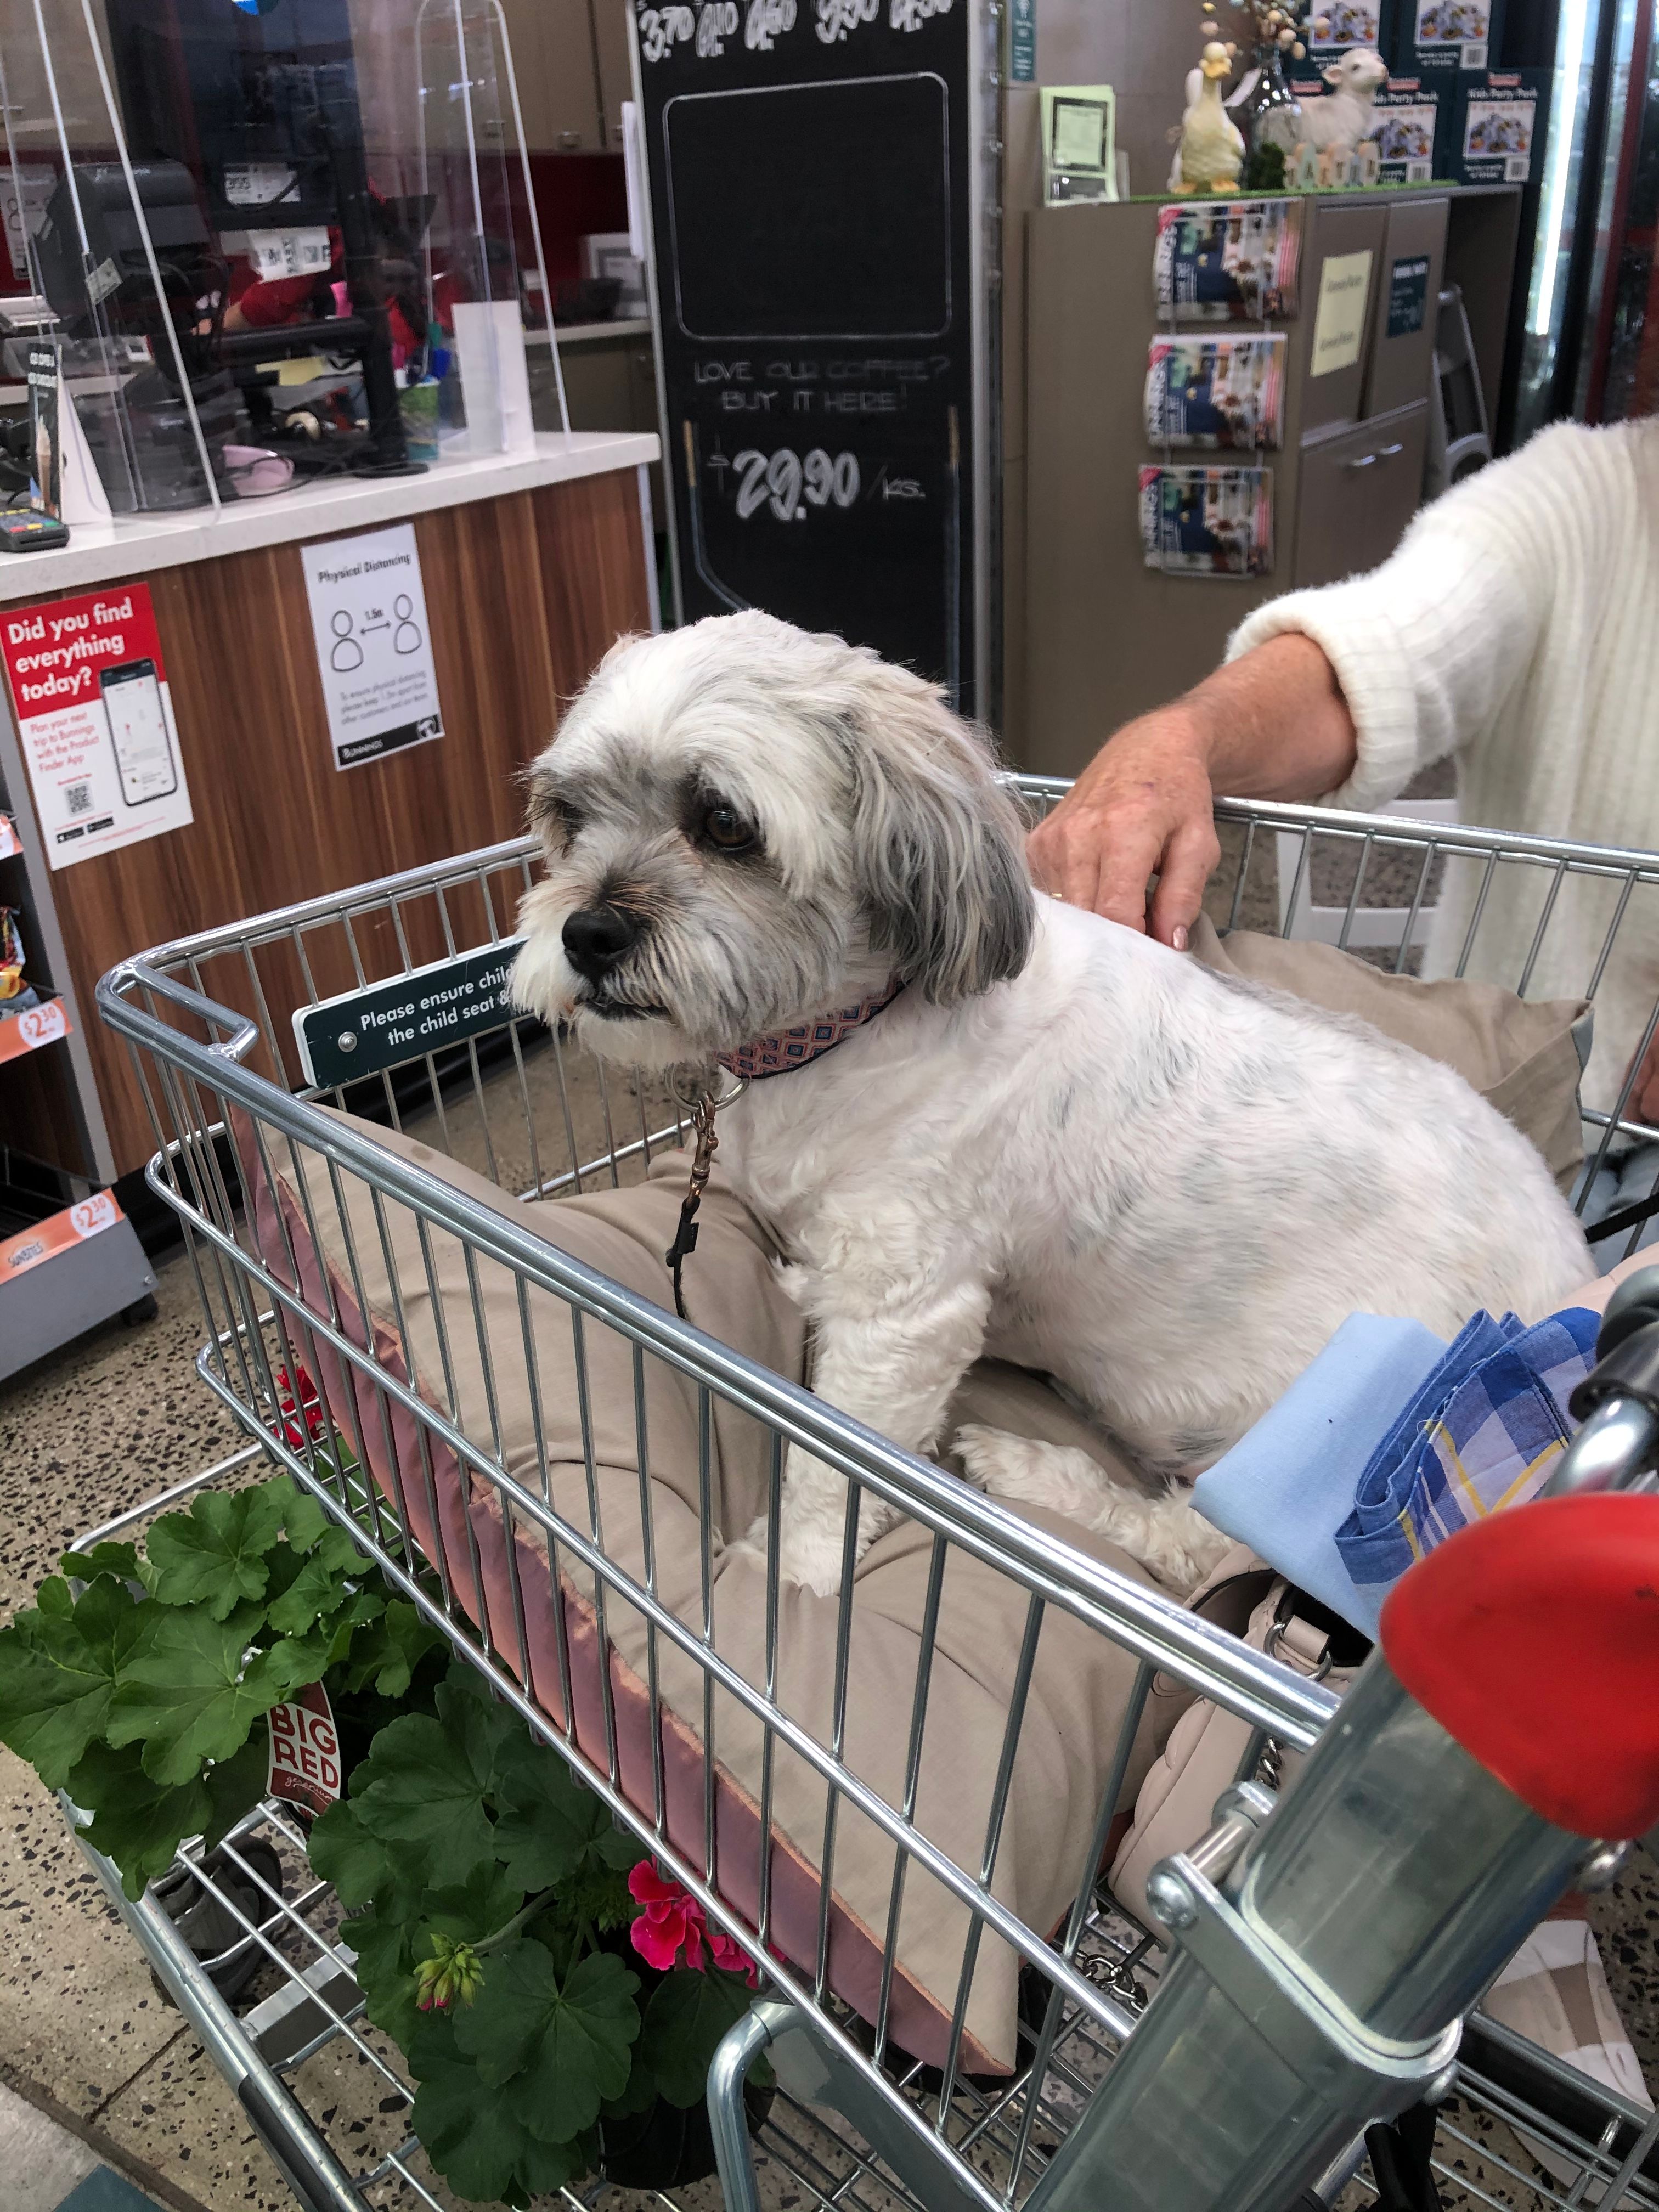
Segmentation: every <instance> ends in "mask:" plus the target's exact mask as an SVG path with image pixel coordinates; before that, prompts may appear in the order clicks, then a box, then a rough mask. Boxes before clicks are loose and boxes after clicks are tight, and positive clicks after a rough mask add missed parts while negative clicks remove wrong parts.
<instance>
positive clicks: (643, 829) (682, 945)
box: [510, 613, 1033, 1067]
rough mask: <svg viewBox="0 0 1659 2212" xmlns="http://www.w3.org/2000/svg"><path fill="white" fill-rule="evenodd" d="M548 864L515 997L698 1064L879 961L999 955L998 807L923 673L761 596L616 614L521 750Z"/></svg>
mask: <svg viewBox="0 0 1659 2212" xmlns="http://www.w3.org/2000/svg"><path fill="white" fill-rule="evenodd" d="M530 820H531V824H532V828H533V829H535V830H536V831H537V832H538V835H539V836H540V837H541V840H542V842H543V846H544V851H545V855H546V879H545V881H544V882H543V883H541V884H538V885H537V887H536V888H535V890H532V892H530V894H529V895H528V896H527V897H526V899H525V901H524V902H523V905H522V907H521V908H520V918H519V919H520V929H521V930H522V931H523V933H524V935H525V940H526V941H525V945H524V949H523V951H521V952H520V956H519V958H518V962H517V963H516V965H515V967H514V969H513V977H512V981H511V985H510V990H511V994H512V997H513V1001H514V1003H515V1004H517V1005H519V1006H523V1007H525V1008H526V1009H527V1010H528V1011H530V1012H534V1013H538V1014H539V1015H541V1016H542V1018H544V1020H546V1021H548V1022H557V1021H568V1022H573V1023H574V1024H575V1027H576V1030H577V1033H578V1035H579V1036H580V1038H581V1041H582V1042H584V1043H585V1044H587V1045H590V1046H591V1047H592V1048H593V1049H594V1050H595V1051H597V1052H599V1053H601V1054H605V1055H606V1056H608V1057H611V1058H615V1059H622V1060H629V1061H632V1062H634V1063H635V1064H636V1065H640V1066H652V1067H667V1066H707V1065H708V1064H709V1063H710V1062H711V1061H713V1060H714V1059H715V1058H717V1057H718V1055H719V1054H721V1053H723V1052H728V1051H732V1050H733V1049H735V1048H737V1047H738V1046H739V1045H742V1044H745V1043H747V1042H749V1041H750V1039H751V1038H754V1037H757V1036H764V1035H766V1034H768V1033H769V1032H770V1031H772V1030H779V1029H785V1028H787V1027H789V1026H791V1025H792V1024H794V1023H797V1022H801V1021H805V1020H807V1019H809V1018H811V1016H813V1015H815V1014H819V1013H823V1012H826V1011H829V1009H831V1008H835V1007H840V1006H847V1005H850V1004H851V1003H853V1002H854V1000H857V999H859V998H860V997H862V996H864V995H865V994H867V993H870V992H872V991H875V990H878V989H879V988H880V987H881V986H882V985H883V984H884V983H885V982H887V981H889V980H890V978H892V977H894V976H897V977H899V978H900V979H902V981H905V982H906V983H908V984H910V985H912V986H913V987H915V988H916V989H917V990H919V991H920V992H921V994H923V995H924V996H925V997H927V998H928V999H930V1000H934V1001H935V1002H937V1003H940V1004H948V1003H950V1002H951V1001H953V1000H959V999H963V998H967V997H970V996H972V995H973V994H976V993H979V992H982V991H986V990H988V989H989V988H990V987H991V986H992V985H993V984H994V983H997V982H1000V981H1003V980H1004V979H1005V978H1006V977H1008V976H1011V975H1017V974H1018V972H1019V970H1020V969H1021V968H1023V967H1024V964H1025V960H1026V957H1027V954H1028V952H1029V951H1030V940H1031V931H1032V926H1033V908H1032V896H1031V888H1030V878H1029V877H1028V876H1027V874H1026V870H1025V860H1024V837H1023V834H1022V825H1021V823H1020V818H1019V815H1018V810H1017V809H1016V807H1015V806H1014V805H1013V802H1012V800H1011V799H1009V797H1008V796H1007V794H1006V793H1005V792H1004V791H1003V789H1002V788H1001V787H1000V785H999V784H998V782H997V781H996V779H995V775H994V769H993V763H992V759H991V755H990V752H989V750H988V748H987V745H986V744H985V743H984V741H983V740H982V739H981V738H980V736H979V735H978V734H977V733H976V732H975V731H974V730H972V729H971V728H970V727H969V726H968V725H967V724H966V723H964V722H962V721H960V720H957V717H956V716H955V715H954V714H951V712H950V711H949V709H948V708H946V707H945V703H944V701H943V699H942V697H941V696H940V694H939V691H938V690H937V689H936V688H935V687H934V686H933V685H932V684H925V683H923V682H922V681H921V678H919V677H916V676H913V675H911V674H909V673H908V671H906V670H904V669H902V668H895V667H891V666H890V665H888V664H887V663H885V662H884V661H882V660H880V659H878V657H877V656H876V655H875V654H874V653H871V652H868V651H866V650H865V649H864V648H862V647H855V646H849V645H846V644H843V643H842V641H841V639H839V638H836V637H817V636H811V635H808V634H807V633H806V632H805V631H804V630H799V629H793V628H792V627H791V626H790V625H789V624H788V623H782V622H778V621H775V620H774V619H773V617H770V616H769V615H763V614H759V613H745V614H738V615H724V616H720V617H716V618H714V619H711V620H709V621H707V622H700V623H694V624H693V625H691V627H690V628H689V629H681V630H674V631H671V632H670V633H669V634H668V635H665V636H663V637H657V638H625V639H623V641H621V642H620V643H619V644H617V645H616V646H614V647H612V648H611V652H610V653H607V654H606V656H605V659H604V660H603V661H602V662H601V664H600V665H599V669H598V670H597V671H596V672H595V674H594V676H593V677H592V680H591V681H590V682H589V684H587V686H586V689H585V690H583V691H582V692H581V694H580V696H579V697H578V698H577V699H576V701H575V702H574V705H573V706H572V707H571V708H570V711H569V713H568V714H567V715H566V716H565V719H564V721H563V723H562V726H561V727H560V730H559V734H558V736H557V738H556V740H555V741H554V743H553V744H550V746H549V747H548V749H547V750H546V751H545V752H544V754H543V755H542V756H541V757H540V759H539V760H538V761H537V763H535V765H534V767H533V768H532V770H531V773H530Z"/></svg>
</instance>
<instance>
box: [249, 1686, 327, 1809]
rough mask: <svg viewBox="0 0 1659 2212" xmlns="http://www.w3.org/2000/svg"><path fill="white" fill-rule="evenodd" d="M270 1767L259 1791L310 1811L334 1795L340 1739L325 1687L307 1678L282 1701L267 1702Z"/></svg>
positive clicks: (325, 1805)
mask: <svg viewBox="0 0 1659 2212" xmlns="http://www.w3.org/2000/svg"><path fill="white" fill-rule="evenodd" d="M268 1717H269V1719H270V1774H269V1776H268V1777H267V1778H266V1784H265V1795H266V1796H268V1797H284V1798H286V1799H287V1800H288V1802H289V1804H291V1805H303V1806H304V1807H306V1808H307V1810H308V1811H309V1812H312V1813H325V1812H327V1810H328V1808H329V1807H330V1806H331V1805H336V1804H337V1803H338V1802H339V1799H340V1781H341V1776H340V1740H339V1737H338V1735H337V1734H336V1732H335V1728H334V1713H333V1710H332V1708H331V1705H329V1702H328V1692H327V1691H326V1690H325V1688H324V1687H323V1686H322V1684H321V1683H320V1682H307V1685H306V1686H305V1687H304V1689H302V1690H296V1691H295V1693H294V1696H293V1698H292V1699H290V1700H289V1703H288V1704H287V1705H273V1706H272V1707H271V1709H270V1714H269V1716H268Z"/></svg>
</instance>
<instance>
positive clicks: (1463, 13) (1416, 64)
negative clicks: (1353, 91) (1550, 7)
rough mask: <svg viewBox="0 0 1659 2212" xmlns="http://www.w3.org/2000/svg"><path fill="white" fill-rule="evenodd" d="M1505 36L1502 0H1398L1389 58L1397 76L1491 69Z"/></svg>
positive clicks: (1451, 74)
mask: <svg viewBox="0 0 1659 2212" xmlns="http://www.w3.org/2000/svg"><path fill="white" fill-rule="evenodd" d="M1503 36H1504V0H1399V13H1398V15H1396V17H1395V25H1394V38H1395V46H1394V52H1393V53H1392V55H1391V56H1390V57H1389V58H1390V60H1391V61H1392V63H1393V65H1394V70H1395V75H1396V76H1417V77H1430V78H1434V79H1438V78H1440V77H1451V78H1455V76H1456V75H1457V72H1458V71H1459V70H1485V69H1490V68H1491V67H1492V58H1493V56H1494V55H1495V54H1498V53H1499V52H1501V51H1502V40H1503Z"/></svg>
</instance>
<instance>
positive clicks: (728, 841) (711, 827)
mask: <svg viewBox="0 0 1659 2212" xmlns="http://www.w3.org/2000/svg"><path fill="white" fill-rule="evenodd" d="M702 834H703V836H705V837H707V838H708V842H709V843H710V844H711V845H716V846H718V847H719V848H720V851H721V852H722V853H746V852H747V851H748V850H749V849H750V847H751V846H752V845H753V844H754V842H755V827H754V824H753V823H751V822H745V821H744V818H743V817H742V815H741V814H739V813H738V810H737V808H736V807H735V806H728V805H726V802H725V800H724V799H716V800H715V801H714V804H713V805H711V806H708V807H707V808H705V810H704V812H703V817H702Z"/></svg>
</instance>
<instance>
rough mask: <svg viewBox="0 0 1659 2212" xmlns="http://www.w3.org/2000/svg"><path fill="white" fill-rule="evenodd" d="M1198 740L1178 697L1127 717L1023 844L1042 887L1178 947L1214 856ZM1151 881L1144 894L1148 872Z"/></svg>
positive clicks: (1216, 847) (1209, 796) (1209, 798)
mask: <svg viewBox="0 0 1659 2212" xmlns="http://www.w3.org/2000/svg"><path fill="white" fill-rule="evenodd" d="M1213 805H1214V797H1213V793H1212V789H1211V784H1210V771H1209V764H1208V762H1207V760H1206V756H1205V751H1204V747H1203V744H1202V743H1201V741H1200V738H1199V736H1198V733H1197V732H1196V729H1195V728H1194V722H1193V719H1192V717H1191V716H1190V714H1188V712H1187V711H1186V709H1185V708H1183V707H1182V706H1181V705H1179V704H1177V705H1176V706H1173V707H1164V708H1159V709H1158V711H1157V713H1155V714H1143V715H1142V716H1141V717H1140V718H1139V720H1138V721H1133V722H1127V723H1126V724H1125V725H1124V726H1123V727H1122V729H1121V730H1120V731H1119V732H1117V734H1116V736H1115V737H1114V738H1112V739H1111V740H1110V742H1109V744H1106V745H1105V746H1104V747H1103V749H1102V750H1101V751H1100V752H1099V754H1098V755H1097V757H1096V758H1095V759H1094V760H1093V761H1091V763H1090V764H1089V766H1088V767H1087V768H1086V769H1085V770H1084V772H1083V774H1082V775H1080V776H1079V778H1078V780H1077V781H1076V783H1075V784H1073V787H1072V789H1071V790H1070V792H1068V793H1067V794H1066V797H1065V799H1062V800H1061V802H1060V805H1058V806H1057V807H1056V808H1055V809H1054V812H1053V813H1052V814H1050V815H1049V816H1048V819H1047V820H1046V821H1045V822H1042V823H1039V825H1038V826H1037V828H1036V829H1034V830H1033V831H1032V833H1031V835H1030V838H1029V839H1028V840H1027V841H1026V847H1025V851H1026V857H1027V859H1028V860H1029V861H1030V867H1031V873H1032V875H1033V876H1034V877H1035V878H1036V883H1037V887H1038V889H1039V890H1046V891H1049V892H1051V893H1052V894H1053V895H1054V896H1055V897H1056V898H1061V899H1064V900H1065V901H1066V904H1067V905H1068V906H1078V907H1084V908H1087V909H1089V910H1090V911H1091V912H1093V913H1095V914H1101V915H1105V916H1106V917H1107V918H1108V920H1109V921H1121V922H1123V923H1125V924H1127V927H1129V928H1131V929H1139V930H1143V931H1144V930H1146V929H1147V928H1148V927H1150V928H1151V931H1152V935H1153V936H1154V937H1156V938H1158V939H1161V941H1162V942H1163V943H1164V944H1165V945H1174V946H1175V948H1176V951H1178V952H1181V951H1185V950H1186V947H1187V933H1188V930H1189V929H1190V928H1191V927H1192V925H1193V923H1194V921H1196V920H1197V918H1198V915H1199V911H1200V908H1201V906H1202V904H1203V900H1204V886H1205V884H1206V883H1207V882H1208V881H1209V879H1210V877H1211V874H1212V872H1213V871H1214V869H1215V867H1216V866H1217V865H1218V862H1219V860H1220V859H1221V846H1220V843H1219V841H1218V838H1217V836H1216V834H1215V820H1214V815H1213ZM1153 875H1156V876H1157V877H1158V888H1157V889H1156V890H1154V891H1153V892H1152V895H1151V897H1150V900H1149V898H1148V895H1147V884H1148V882H1149V879H1150V878H1152V876H1153Z"/></svg>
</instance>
